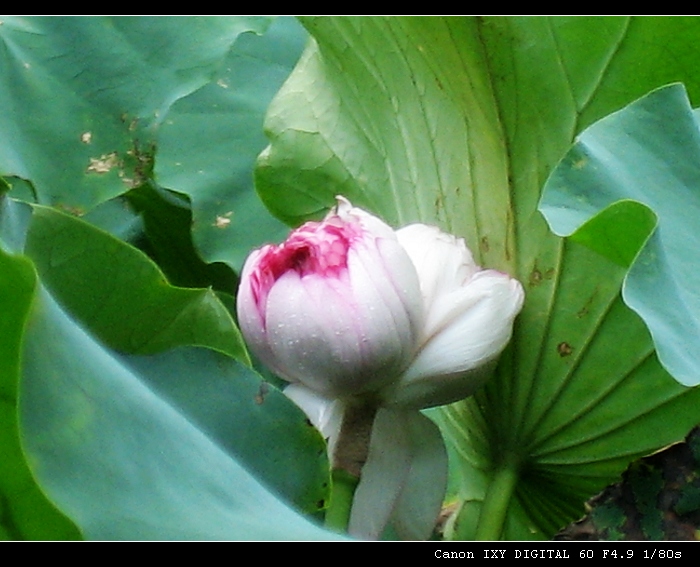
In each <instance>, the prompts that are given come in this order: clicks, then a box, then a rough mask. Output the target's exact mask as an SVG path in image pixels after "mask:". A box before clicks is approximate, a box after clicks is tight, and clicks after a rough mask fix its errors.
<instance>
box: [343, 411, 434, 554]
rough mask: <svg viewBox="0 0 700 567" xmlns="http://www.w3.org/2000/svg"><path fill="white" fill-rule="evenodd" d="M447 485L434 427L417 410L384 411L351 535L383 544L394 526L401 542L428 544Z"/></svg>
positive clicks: (377, 420)
mask: <svg viewBox="0 0 700 567" xmlns="http://www.w3.org/2000/svg"><path fill="white" fill-rule="evenodd" d="M446 486H447V453H446V451H445V446H444V443H443V441H442V437H441V435H440V432H439V430H438V429H437V427H436V426H435V424H433V423H432V422H431V421H430V420H429V419H428V418H427V417H425V416H424V415H422V414H421V413H420V412H418V411H397V410H389V409H380V410H379V412H378V413H377V417H376V418H375V421H374V426H373V428H372V438H371V442H370V449H369V455H368V458H367V462H366V463H365V466H364V468H363V469H362V477H361V479H360V483H359V485H358V487H357V490H356V491H355V499H354V501H353V506H352V513H351V516H350V525H349V530H348V531H349V533H350V535H353V536H355V537H361V538H364V539H378V538H379V537H380V536H381V534H382V532H383V531H384V529H385V528H386V526H387V525H388V524H389V523H391V524H392V525H393V527H394V529H395V531H396V533H397V535H398V536H399V537H400V538H401V539H409V540H423V539H427V538H428V537H429V536H430V534H431V532H432V530H433V528H434V526H435V522H436V520H437V517H438V514H439V512H440V507H441V505H442V500H443V498H444V496H445V488H446Z"/></svg>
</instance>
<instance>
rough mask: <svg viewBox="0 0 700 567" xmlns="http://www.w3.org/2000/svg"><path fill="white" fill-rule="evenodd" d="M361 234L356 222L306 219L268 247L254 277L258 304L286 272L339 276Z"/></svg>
mask: <svg viewBox="0 0 700 567" xmlns="http://www.w3.org/2000/svg"><path fill="white" fill-rule="evenodd" d="M361 235H362V227H361V226H360V225H359V224H354V223H348V222H345V221H343V220H342V219H340V218H339V217H331V218H330V219H326V220H325V221H323V222H307V223H306V224H304V225H302V226H300V227H299V228H298V229H296V230H294V231H293V232H292V233H291V234H290V236H289V238H288V239H287V240H286V241H285V242H283V243H282V244H279V245H277V246H274V245H273V246H268V247H267V249H266V250H265V251H264V253H263V256H262V258H261V259H260V264H259V266H258V270H257V273H256V274H254V276H253V292H254V295H255V300H256V302H257V304H258V306H264V304H265V302H266V300H267V295H268V293H269V291H270V289H271V288H272V286H273V285H274V283H275V282H276V281H277V280H278V279H279V278H280V277H282V275H284V274H285V273H287V272H289V271H294V272H296V273H297V274H299V276H300V277H302V278H304V277H306V276H309V275H315V276H320V277H323V278H336V279H337V278H340V277H342V275H343V273H344V272H345V271H346V270H347V267H348V250H349V249H350V246H351V245H352V242H353V241H354V240H355V239H356V238H359V237H361Z"/></svg>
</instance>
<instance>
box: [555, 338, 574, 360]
mask: <svg viewBox="0 0 700 567" xmlns="http://www.w3.org/2000/svg"><path fill="white" fill-rule="evenodd" d="M573 351H574V349H573V347H572V346H571V345H570V344H569V343H567V342H566V341H563V342H561V343H559V344H558V345H557V352H558V353H559V356H561V357H562V358H564V357H565V356H569V355H570V354H571V353H572V352H573Z"/></svg>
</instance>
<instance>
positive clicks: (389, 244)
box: [238, 199, 424, 398]
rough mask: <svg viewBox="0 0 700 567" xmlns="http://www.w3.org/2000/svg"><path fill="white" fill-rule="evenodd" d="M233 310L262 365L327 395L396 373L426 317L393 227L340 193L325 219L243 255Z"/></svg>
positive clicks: (371, 386) (409, 356)
mask: <svg viewBox="0 0 700 567" xmlns="http://www.w3.org/2000/svg"><path fill="white" fill-rule="evenodd" d="M238 318H239V323H240V326H241V330H242V332H243V335H244V337H245V338H246V341H247V343H248V345H249V346H250V348H251V349H252V351H253V352H254V353H255V354H256V355H257V356H258V357H259V358H260V359H261V360H262V361H263V362H264V363H265V364H267V365H268V366H269V367H270V368H272V369H273V370H274V371H275V372H277V373H278V374H279V375H280V376H281V377H282V378H284V379H286V380H288V381H290V382H292V383H301V384H303V385H304V386H306V387H308V388H310V389H311V390H314V391H315V392H317V393H319V394H321V395H323V396H326V397H331V398H335V397H347V396H351V395H355V396H356V395H361V394H365V393H367V392H376V391H379V390H380V389H382V388H383V387H385V386H387V385H390V384H391V383H393V382H395V381H396V380H397V379H398V378H399V377H400V376H401V375H402V374H403V372H404V371H405V370H406V369H407V368H408V366H409V365H410V364H411V361H412V360H413V357H414V355H415V351H416V346H417V344H418V339H419V337H420V335H421V333H422V329H423V323H424V316H423V299H422V295H421V291H420V285H419V282H418V276H417V274H416V270H415V268H414V266H413V263H412V262H411V260H410V258H409V256H408V254H407V253H406V251H405V250H404V249H403V247H402V246H401V244H399V241H398V239H397V236H396V233H395V232H394V231H393V230H392V229H391V228H390V227H389V226H387V225H386V224H384V223H383V222H382V221H380V220H379V219H378V218H376V217H374V216H372V215H370V214H368V213H366V212H364V211H362V210H360V209H357V208H353V207H352V206H351V205H350V203H349V202H348V201H346V200H345V199H339V201H338V206H337V208H336V209H335V210H333V211H331V213H329V215H328V216H327V217H326V218H325V219H324V220H323V222H308V223H306V224H304V225H303V226H301V227H300V228H298V229H296V230H295V231H293V232H292V233H291V234H290V236H289V238H288V239H287V240H286V241H285V242H284V243H282V244H280V245H278V246H274V245H268V246H265V247H263V248H261V249H260V250H257V251H255V252H253V253H252V254H251V255H250V257H249V258H248V260H247V261H246V263H245V265H244V267H243V271H242V274H241V285H240V289H239V294H238Z"/></svg>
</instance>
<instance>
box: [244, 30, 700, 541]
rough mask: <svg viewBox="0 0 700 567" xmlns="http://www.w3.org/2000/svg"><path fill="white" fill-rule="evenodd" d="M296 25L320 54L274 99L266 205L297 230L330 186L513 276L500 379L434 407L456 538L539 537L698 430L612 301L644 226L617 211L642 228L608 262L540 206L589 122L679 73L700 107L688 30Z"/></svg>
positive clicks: (647, 344)
mask: <svg viewBox="0 0 700 567" xmlns="http://www.w3.org/2000/svg"><path fill="white" fill-rule="evenodd" d="M303 23H304V25H305V26H306V27H307V29H308V30H309V32H310V33H311V35H312V36H313V38H314V39H315V43H314V44H312V45H310V46H309V48H307V51H306V52H305V54H304V55H303V56H302V59H301V61H300V63H299V65H298V66H297V68H296V69H295V71H294V72H293V74H292V75H291V76H290V78H289V79H288V81H287V82H286V83H285V85H284V87H283V88H282V90H281V91H280V93H279V95H278V97H277V98H276V99H275V101H274V102H273V103H272V105H271V107H270V111H269V114H268V118H267V122H266V126H267V129H268V131H269V134H270V137H271V144H270V146H269V147H268V148H267V149H266V150H265V152H264V153H263V154H262V155H261V157H260V160H259V167H258V170H257V174H256V175H257V177H256V179H257V182H258V187H259V191H260V193H261V195H262V197H263V200H264V201H265V203H266V204H267V205H268V207H269V208H270V209H271V210H272V211H273V212H274V213H275V214H276V215H278V216H279V217H280V218H282V219H283V220H285V221H286V222H289V223H298V222H301V221H302V220H305V219H307V218H310V217H315V216H318V215H320V214H322V212H323V211H325V210H326V209H327V207H328V206H330V205H331V204H332V202H333V198H334V196H335V195H336V194H344V195H345V196H346V197H348V198H350V200H351V201H353V203H355V204H357V205H360V206H363V207H366V208H368V209H370V210H372V211H374V212H376V213H378V214H380V215H382V216H383V217H384V218H385V219H386V220H387V221H389V222H391V223H393V224H395V225H397V226H398V225H403V224H406V223H409V222H414V221H421V222H427V223H430V224H438V225H440V226H441V227H442V228H443V229H446V230H448V231H450V232H453V233H455V234H457V235H459V236H462V237H464V238H465V239H466V241H467V243H468V245H469V246H470V248H471V249H472V250H473V251H474V252H475V255H476V257H477V258H479V259H480V261H481V262H482V263H483V265H485V266H488V267H491V268H497V269H500V270H504V271H507V272H509V273H512V274H514V275H517V277H518V278H519V279H520V280H521V281H522V282H523V284H524V286H525V288H526V303H525V307H524V309H523V312H522V313H521V315H520V317H519V319H518V321H517V322H516V327H515V330H514V338H513V341H512V344H511V346H510V347H509V348H508V350H507V351H506V352H505V353H504V355H503V356H502V359H501V362H500V364H499V367H498V369H497V371H496V374H495V376H494V377H493V379H492V380H491V381H490V382H489V383H488V384H487V385H486V387H485V388H483V389H482V390H481V391H480V392H479V393H478V394H477V395H476V396H475V397H474V398H473V399H471V400H469V401H465V402H462V403H459V404H456V405H454V406H451V407H450V408H448V409H446V410H445V411H444V412H443V413H442V419H441V421H442V425H443V430H444V431H445V433H446V434H447V436H448V438H449V440H450V441H451V442H452V443H453V444H454V448H453V449H454V454H455V455H457V456H458V459H457V462H456V466H455V469H456V471H458V472H459V473H461V478H460V482H459V487H460V489H459V497H460V501H461V511H460V513H459V514H458V516H457V518H456V521H455V523H454V531H453V535H454V536H455V537H463V538H471V537H490V538H496V537H511V538H518V539H520V538H532V537H536V538H539V537H548V536H551V535H552V534H553V533H554V532H555V531H556V530H557V529H558V528H559V527H561V526H563V525H564V524H565V523H567V522H569V521H571V520H573V519H575V518H576V516H577V515H578V514H580V512H581V511H582V510H583V501H584V499H585V498H586V497H587V496H590V495H592V494H593V493H594V492H595V491H596V490H598V489H600V488H601V487H603V486H604V485H605V484H607V483H609V482H611V481H613V480H614V479H615V478H616V477H617V475H619V473H620V472H621V471H622V470H623V469H624V468H625V466H626V465H627V464H628V463H629V462H630V461H631V460H632V459H634V458H635V457H637V456H639V455H641V454H644V453H647V452H650V451H653V450H655V449H657V448H658V447H661V446H663V445H664V444H666V443H670V442H672V441H674V440H678V439H681V438H682V437H683V436H684V435H685V433H686V432H687V431H688V430H689V429H690V427H691V426H692V425H694V424H695V423H696V422H697V421H698V420H699V419H700V414H698V412H697V411H696V407H697V404H698V396H699V395H700V394H698V391H696V390H687V389H684V388H683V387H681V386H680V385H678V384H677V383H676V382H675V381H674V380H673V379H672V378H671V377H670V376H669V375H668V374H667V373H666V372H665V370H664V369H663V368H662V367H661V365H660V364H659V363H658V361H657V360H656V357H655V354H654V347H653V344H652V342H651V338H650V337H649V335H648V332H647V331H646V328H645V326H644V325H643V323H642V322H641V320H640V319H639V318H638V317H637V316H636V315H635V314H634V313H632V312H631V311H630V310H629V309H628V308H627V307H626V306H625V304H624V303H623V302H622V300H621V299H620V288H621V285H622V281H623V279H624V276H625V273H626V268H627V264H624V261H623V262H622V263H623V264H624V265H623V266H621V265H619V264H620V258H624V259H626V260H631V259H632V257H633V256H634V253H632V255H631V256H630V249H634V247H635V246H637V247H639V246H640V245H641V242H640V241H637V240H635V239H636V238H637V237H638V236H639V235H640V234H641V235H642V236H643V235H644V234H646V233H645V230H647V231H648V229H649V227H650V222H653V220H652V221H650V219H649V218H648V215H647V213H646V212H645V211H643V210H639V209H634V210H626V211H624V214H622V216H620V217H619V218H621V219H624V222H630V220H640V221H641V222H642V227H641V229H639V230H637V232H636V233H634V234H632V235H631V236H629V239H630V241H628V242H627V243H626V244H625V245H623V246H617V248H618V249H617V251H616V252H617V254H618V255H619V257H618V258H617V260H618V261H617V263H616V262H615V261H611V260H610V259H609V258H610V257H611V256H613V255H614V254H613V252H612V251H611V252H608V253H605V254H603V255H600V254H598V253H596V252H593V251H591V250H589V249H588V248H586V247H584V246H581V245H580V244H578V243H576V242H569V241H565V240H562V239H560V238H558V237H556V236H555V235H553V234H552V233H551V232H550V231H549V229H548V227H547V224H546V223H545V221H544V219H543V218H542V216H541V215H540V213H539V212H538V211H537V206H538V203H539V200H540V194H541V189H542V186H543V184H544V181H545V179H546V178H547V176H548V175H549V173H550V172H551V171H552V169H553V168H554V166H555V165H556V163H557V162H558V161H559V160H560V159H561V158H562V157H563V155H564V154H565V152H566V151H567V149H568V148H569V146H570V144H571V143H572V142H573V140H574V137H575V136H576V135H577V134H578V133H579V132H580V131H581V130H582V128H583V127H585V126H586V125H588V124H590V123H592V122H593V121H595V120H596V119H598V118H600V117H602V116H604V115H606V114H609V113H611V112H613V111H615V110H618V109H619V108H620V107H621V106H623V105H625V104H628V103H629V102H631V101H632V100H634V99H636V98H638V97H639V96H641V95H643V94H644V93H646V92H648V91H649V90H650V89H652V88H654V87H657V86H660V85H661V84H664V83H666V82H669V81H673V80H678V79H682V80H684V81H685V82H686V84H687V85H688V89H689V92H690V95H691V99H693V98H695V99H700V97H699V95H700V66H699V65H698V62H700V51H699V47H698V45H697V42H696V41H695V39H694V38H695V37H697V34H698V33H700V22H699V21H697V20H694V19H673V18H671V19H654V18H341V19H334V18H304V19H303ZM639 61H644V62H645V64H644V65H643V66H640V65H639ZM670 61H673V64H669V62H670ZM608 224H609V223H608ZM613 248H615V246H613Z"/></svg>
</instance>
